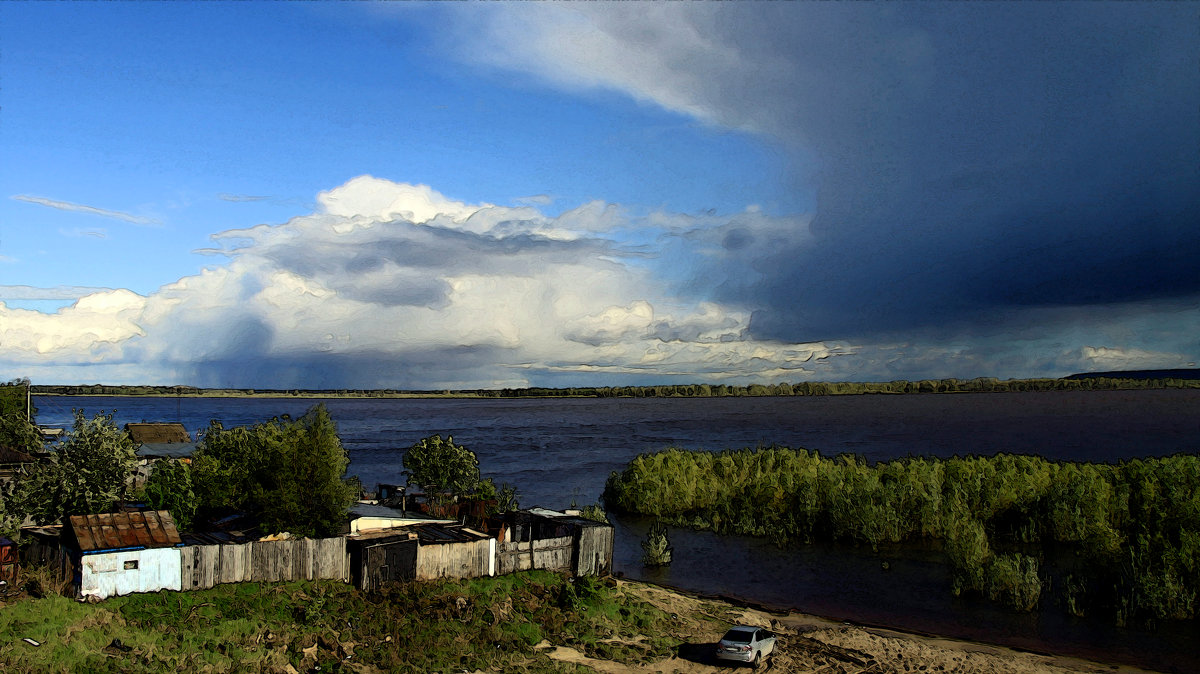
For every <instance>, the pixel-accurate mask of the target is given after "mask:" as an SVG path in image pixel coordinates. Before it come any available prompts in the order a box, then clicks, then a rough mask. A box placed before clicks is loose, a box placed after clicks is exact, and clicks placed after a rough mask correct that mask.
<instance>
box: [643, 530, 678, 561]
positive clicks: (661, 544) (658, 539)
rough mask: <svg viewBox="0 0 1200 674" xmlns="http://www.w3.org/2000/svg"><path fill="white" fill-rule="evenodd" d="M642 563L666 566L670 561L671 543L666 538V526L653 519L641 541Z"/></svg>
mask: <svg viewBox="0 0 1200 674" xmlns="http://www.w3.org/2000/svg"><path fill="white" fill-rule="evenodd" d="M642 552H643V554H642V564H643V565H645V566H666V565H668V564H670V563H671V543H670V541H669V540H667V527H666V525H664V524H663V523H662V522H658V521H655V522H654V524H652V525H650V531H649V532H648V533H647V534H646V540H644V541H642Z"/></svg>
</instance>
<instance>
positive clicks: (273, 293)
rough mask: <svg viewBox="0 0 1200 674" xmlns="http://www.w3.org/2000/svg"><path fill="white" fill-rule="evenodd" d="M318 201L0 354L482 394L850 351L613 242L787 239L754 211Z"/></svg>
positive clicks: (352, 192)
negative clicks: (757, 316)
mask: <svg viewBox="0 0 1200 674" xmlns="http://www.w3.org/2000/svg"><path fill="white" fill-rule="evenodd" d="M318 203H319V208H318V210H317V212H315V213H313V214H311V215H307V216H303V217H298V218H294V219H292V220H291V221H289V222H287V223H283V224H280V225H259V226H256V227H251V228H247V229H238V230H229V231H225V232H221V233H219V234H217V235H215V236H214V237H213V238H214V241H215V243H216V244H217V246H216V247H214V248H213V249H211V250H210V251H208V252H211V253H214V254H219V255H222V256H225V257H227V258H228V262H227V263H225V264H222V265H218V266H214V267H211V268H209V269H207V270H205V271H204V272H203V273H201V274H199V275H196V276H189V277H185V278H183V279H180V280H179V281H177V282H175V283H171V284H169V285H166V286H163V287H162V288H160V289H159V290H158V291H157V292H155V293H153V294H151V295H149V296H147V297H142V296H139V295H136V294H134V293H131V292H129V291H127V290H114V291H101V292H95V293H91V294H87V295H85V296H83V297H82V298H81V299H80V300H79V301H78V302H76V303H75V304H74V305H72V306H71V307H67V308H64V309H62V310H60V311H59V312H57V313H55V314H43V313H39V312H33V311H24V310H20V309H11V308H7V307H4V308H2V309H0V318H2V319H3V325H4V328H3V332H2V334H3V341H2V344H3V349H2V351H0V353H2V354H3V360H4V361H8V362H9V363H16V362H24V363H25V364H26V365H25V367H26V368H28V367H29V366H30V365H32V366H34V367H37V368H41V373H40V374H41V376H38V377H36V378H38V379H39V380H46V379H58V378H61V377H62V376H63V375H62V374H61V373H62V372H67V371H71V369H72V368H77V367H79V366H81V365H86V366H87V367H88V368H89V369H88V370H86V371H87V372H89V373H93V374H94V375H95V376H96V377H97V378H102V379H104V380H106V381H188V382H194V383H196V384H199V385H204V386H258V387H265V386H268V385H272V386H278V387H308V388H317V387H320V388H326V387H332V388H341V387H390V388H460V387H470V388H474V387H500V386H526V385H531V384H534V383H537V384H547V383H554V382H561V383H564V385H565V384H567V383H580V382H581V381H583V380H587V381H608V382H610V383H627V382H630V381H644V382H650V381H676V380H681V379H682V380H688V381H691V380H695V379H696V378H697V377H700V378H704V379H710V380H736V381H757V380H762V379H777V378H780V377H783V378H788V379H796V378H800V377H803V376H804V373H805V372H806V370H807V368H809V367H811V366H810V363H812V362H814V361H817V362H819V361H820V360H821V359H825V358H829V357H831V356H834V355H836V354H837V353H839V350H840V349H841V348H843V347H841V346H839V345H836V344H833V345H827V344H816V343H814V344H789V343H782V342H779V341H775V340H759V339H753V338H750V337H749V336H748V333H747V327H748V323H749V319H750V315H749V313H747V312H745V311H741V310H739V309H738V308H736V307H734V306H726V305H719V304H716V303H712V302H707V301H697V300H694V299H689V298H688V297H686V295H685V294H683V293H672V292H670V289H671V283H670V282H664V281H663V279H661V278H658V276H657V275H656V273H655V271H654V267H655V266H656V265H658V264H659V263H660V260H659V258H658V257H657V255H656V254H651V253H648V252H647V250H646V249H645V247H644V246H642V245H640V244H636V243H634V244H630V243H627V242H625V241H622V240H621V238H620V237H618V236H615V235H614V232H622V231H628V230H631V229H635V228H637V229H639V230H641V231H642V233H643V235H645V234H646V232H647V231H648V230H654V231H655V232H656V233H657V234H656V235H655V238H659V239H669V240H673V241H676V242H678V244H679V245H680V246H684V247H687V248H688V249H689V250H693V251H694V252H693V253H692V254H693V255H694V256H697V257H714V258H716V257H722V256H724V257H727V258H736V257H737V255H738V254H739V253H742V252H744V251H745V250H748V249H753V248H754V245H755V244H753V243H751V242H745V241H740V242H739V244H738V245H737V246H734V247H733V248H734V249H735V250H732V251H725V249H724V248H722V246H721V242H722V241H724V240H727V239H729V238H730V237H731V236H733V237H734V238H737V237H736V236H734V235H733V234H731V233H736V232H737V231H740V229H742V228H745V227H747V226H751V227H753V228H755V229H756V230H761V231H770V230H772V229H773V228H774V229H779V228H780V225H779V224H778V223H776V224H775V225H772V224H771V220H772V218H769V217H767V216H765V215H762V214H757V213H746V214H741V215H739V216H737V217H735V218H733V219H731V220H729V219H727V220H721V219H718V218H715V217H713V218H708V219H704V218H692V217H688V216H669V217H668V216H659V217H657V218H652V219H647V220H645V221H638V222H635V221H633V220H631V219H630V218H628V217H627V216H625V215H624V214H622V213H621V212H620V209H619V208H616V207H613V206H610V205H605V204H598V203H588V204H584V205H582V206H580V207H579V208H577V209H574V210H571V211H567V212H565V213H562V214H561V215H559V216H557V217H553V218H551V217H546V216H543V215H542V214H541V213H540V212H538V211H537V210H536V209H534V208H532V207H518V208H510V207H500V206H495V205H491V204H468V203H465V202H461V201H457V200H454V199H451V198H448V197H446V196H444V195H442V194H440V193H438V192H437V191H435V190H433V189H432V188H430V187H427V186H424V185H409V184H401V183H393V182H390V181H386V180H381V179H376V178H372V177H369V176H363V177H360V178H355V179H353V180H351V181H349V182H347V183H346V184H344V185H342V186H340V187H338V188H335V189H332V190H329V191H327V192H322V193H321V194H320V195H318ZM747 223H749V225H748V224H747ZM710 247H711V248H712V250H709V248H710ZM759 254H761V251H760V252H759ZM727 261H728V260H724V262H727ZM724 262H722V261H721V260H718V262H717V263H718V264H721V263H724ZM29 292H30V291H26V292H25V293H24V294H29ZM75 371H76V372H78V370H75ZM56 373H59V374H56ZM74 377H75V378H77V377H78V375H75V376H74ZM264 382H269V384H268V383H264Z"/></svg>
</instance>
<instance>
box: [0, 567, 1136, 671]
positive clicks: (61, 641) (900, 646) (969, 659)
mask: <svg viewBox="0 0 1200 674" xmlns="http://www.w3.org/2000/svg"><path fill="white" fill-rule="evenodd" d="M734 624H749V625H755V626H760V627H765V628H768V629H771V630H772V631H774V632H775V633H777V634H778V643H779V645H778V647H777V650H776V652H775V654H774V655H772V656H771V657H770V658H769V659H768V660H767V662H766V666H765V667H764V670H765V671H768V672H789V673H790V672H843V673H847V672H862V673H864V674H865V673H866V672H907V671H930V672H939V671H941V672H965V673H967V674H973V673H979V674H983V673H984V672H988V673H992V672H1009V673H1012V674H1032V673H1034V672H1064V673H1070V672H1101V671H1104V672H1127V673H1133V672H1142V671H1146V670H1138V669H1134V668H1130V667H1123V666H1112V665H1106V664H1101V663H1096V662H1088V661H1084V660H1078V659H1072V658H1063V657H1055V656H1047V655H1038V654H1033V653H1024V652H1018V651H1014V650H1010V649H1006V648H1000V647H996V646H990V645H984V644H978V643H969V642H962V641H955V640H949V639H939V638H935V637H928V636H919V635H913V634H905V633H902V632H897V631H893V630H883V629H875V628H869V627H861V626H853V625H848V624H839V623H833V622H830V621H827V620H823V619H821V618H816V617H813V616H807V615H803V614H798V613H787V614H780V613H770V612H768V611H764V610H760V609H756V608H748V607H744V606H738V605H736V604H733V603H730V602H725V601H720V600H715V599H710V598H702V597H697V596H692V595H688V594H685V593H682V592H678V591H674V590H671V589H668V588H663V587H659V586H656V585H651V584H646V583H639V582H634V581H627V580H619V579H614V578H608V579H591V578H582V579H577V580H574V581H572V580H570V579H566V578H564V577H562V576H556V575H554V574H548V573H544V572H531V573H522V574H516V575H513V576H506V577H500V578H493V579H481V580H475V581H441V582H433V583H409V584H405V585H401V586H395V587H392V588H389V589H388V590H386V591H385V592H383V593H381V594H370V595H368V594H364V593H361V592H358V591H357V590H354V589H353V588H351V587H349V586H346V585H342V584H338V583H329V582H326V583H321V582H317V583H278V584H257V583H245V584H239V585H224V586H218V587H217V588H214V589H212V590H206V591H201V592H188V593H176V592H160V593H155V594H147V595H131V596H127V597H120V598H116V599H112V600H109V601H106V602H103V603H100V604H95V605H91V604H84V603H80V602H76V601H72V600H69V599H66V598H63V597H59V596H48V597H45V598H42V599H30V598H28V597H25V598H19V599H18V598H12V597H10V598H9V603H8V604H6V605H4V606H3V607H0V665H2V666H3V669H6V670H7V669H10V668H11V669H13V670H14V671H17V670H21V671H34V672H57V671H64V672H67V671H92V672H105V671H113V672H118V671H119V672H163V671H177V670H178V669H187V670H192V671H201V670H203V671H216V672H221V671H233V670H254V671H263V672H281V673H289V674H293V673H295V672H301V671H317V670H318V669H319V670H320V671H347V672H358V673H360V674H379V673H382V672H404V671H414V672H415V671H421V672H431V671H441V672H449V671H455V672H459V671H466V672H507V671H545V672H550V671H563V670H564V668H565V669H566V670H568V671H569V670H571V669H572V668H574V667H576V666H578V667H582V668H584V671H587V670H591V671H598V672H608V673H643V672H644V673H650V672H660V673H664V674H665V673H667V672H678V673H682V674H709V673H712V674H715V673H717V672H727V671H731V670H730V669H729V668H728V667H727V666H723V665H718V664H717V663H716V662H715V661H714V660H713V658H712V652H713V647H714V644H715V641H716V640H717V639H718V638H719V637H720V635H721V634H722V633H723V632H724V631H725V629H727V628H728V627H729V626H730V625H734Z"/></svg>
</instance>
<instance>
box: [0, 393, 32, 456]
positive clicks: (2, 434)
mask: <svg viewBox="0 0 1200 674" xmlns="http://www.w3.org/2000/svg"><path fill="white" fill-rule="evenodd" d="M28 386H29V380H28V379H14V380H12V381H10V382H8V383H5V384H0V447H8V448H10V449H16V450H20V451H22V452H29V451H33V450H39V449H41V448H42V434H41V433H40V432H39V431H38V428H37V425H36V424H35V423H34V421H33V419H34V416H35V415H36V414H37V410H36V409H31V408H29V407H28V404H29V401H28V398H27V396H28Z"/></svg>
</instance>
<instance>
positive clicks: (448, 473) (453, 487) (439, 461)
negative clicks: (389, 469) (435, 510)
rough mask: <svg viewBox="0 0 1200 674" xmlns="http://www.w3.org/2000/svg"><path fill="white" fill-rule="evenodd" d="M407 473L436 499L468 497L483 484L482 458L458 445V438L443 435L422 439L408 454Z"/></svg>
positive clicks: (405, 457) (414, 482)
mask: <svg viewBox="0 0 1200 674" xmlns="http://www.w3.org/2000/svg"><path fill="white" fill-rule="evenodd" d="M403 463H404V468H405V471H404V472H405V474H406V475H408V481H409V483H410V484H416V485H418V486H420V487H421V489H423V490H424V491H425V493H426V494H429V495H431V496H433V497H434V498H435V499H440V498H442V495H444V494H446V493H447V492H449V494H450V495H451V497H454V496H464V495H466V494H470V493H472V492H474V491H475V489H476V487H477V486H478V485H479V458H478V457H476V456H475V452H472V451H471V450H469V449H467V448H466V447H463V446H462V445H456V444H454V438H453V437H451V436H449V435H448V436H446V439H445V440H443V439H442V436H440V435H433V436H430V437H428V438H422V439H421V440H420V441H419V442H417V443H416V444H414V445H413V446H412V447H410V448H409V450H408V451H407V452H405V453H404V459H403Z"/></svg>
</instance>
